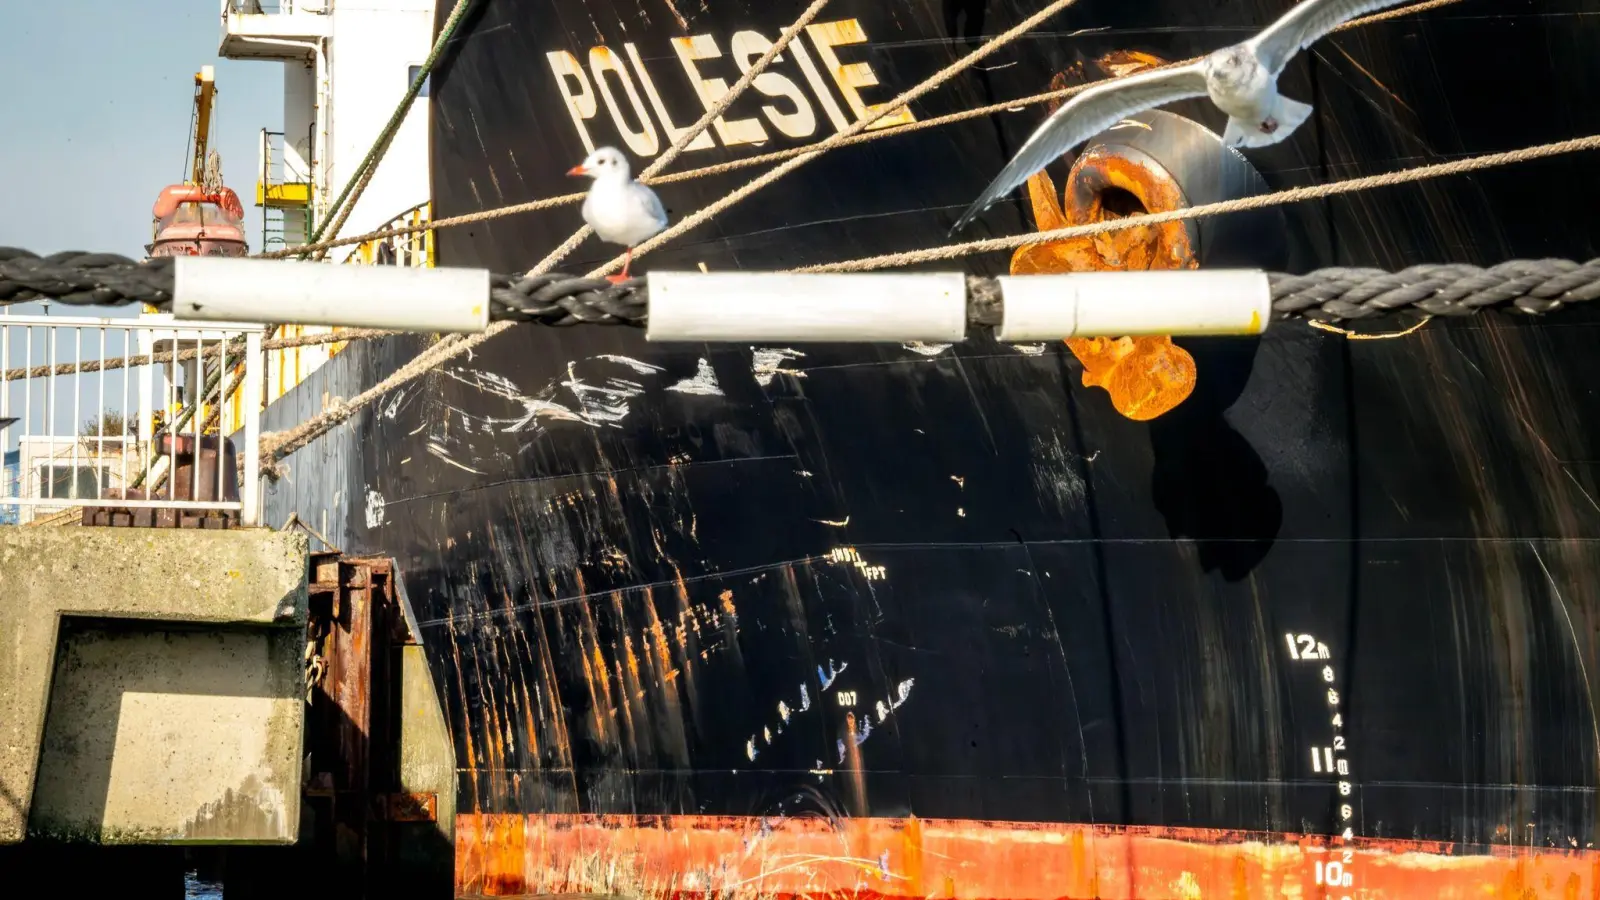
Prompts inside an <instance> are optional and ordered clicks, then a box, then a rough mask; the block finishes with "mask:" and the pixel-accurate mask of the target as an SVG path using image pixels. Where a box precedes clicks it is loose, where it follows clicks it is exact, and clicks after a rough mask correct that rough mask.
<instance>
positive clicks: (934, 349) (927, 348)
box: [900, 341, 955, 357]
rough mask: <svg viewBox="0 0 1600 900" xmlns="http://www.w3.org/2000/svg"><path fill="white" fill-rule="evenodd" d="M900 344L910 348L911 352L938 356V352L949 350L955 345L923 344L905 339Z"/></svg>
mask: <svg viewBox="0 0 1600 900" xmlns="http://www.w3.org/2000/svg"><path fill="white" fill-rule="evenodd" d="M900 346H902V347H904V348H906V349H907V350H910V351H911V352H912V353H920V354H922V355H923V356H929V357H932V356H938V355H939V354H941V353H943V352H945V351H946V350H949V349H950V348H951V347H954V346H955V345H954V344H925V343H923V342H922V341H907V342H906V343H904V344H901V345H900Z"/></svg>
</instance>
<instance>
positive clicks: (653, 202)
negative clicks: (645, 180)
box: [630, 181, 667, 228]
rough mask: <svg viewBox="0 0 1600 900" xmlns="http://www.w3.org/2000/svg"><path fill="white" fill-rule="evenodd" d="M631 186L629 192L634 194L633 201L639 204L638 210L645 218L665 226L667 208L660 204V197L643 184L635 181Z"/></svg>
mask: <svg viewBox="0 0 1600 900" xmlns="http://www.w3.org/2000/svg"><path fill="white" fill-rule="evenodd" d="M633 186H634V190H633V191H630V193H632V194H633V196H634V202H636V203H638V205H639V212H640V213H641V214H642V215H644V216H645V217H646V218H648V219H651V220H653V221H655V222H658V223H660V225H661V227H663V228H665V227H666V226H667V209H666V207H664V206H662V205H661V198H660V197H658V196H656V192H655V191H652V190H650V188H649V187H648V186H646V185H644V184H641V183H639V182H637V181H636V182H634V183H633Z"/></svg>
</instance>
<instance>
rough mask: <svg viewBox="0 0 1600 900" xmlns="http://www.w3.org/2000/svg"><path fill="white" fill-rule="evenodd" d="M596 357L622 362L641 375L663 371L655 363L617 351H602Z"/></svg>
mask: <svg viewBox="0 0 1600 900" xmlns="http://www.w3.org/2000/svg"><path fill="white" fill-rule="evenodd" d="M595 359H603V360H606V361H607V362H614V363H620V364H622V365H624V366H627V367H628V368H630V369H632V370H634V371H635V372H638V373H639V374H640V375H653V374H655V373H656V372H659V371H661V367H660V366H658V365H655V364H653V363H647V362H644V361H642V360H637V359H634V358H633V357H631V356H618V355H616V354H615V353H602V354H600V355H599V356H596V357H595Z"/></svg>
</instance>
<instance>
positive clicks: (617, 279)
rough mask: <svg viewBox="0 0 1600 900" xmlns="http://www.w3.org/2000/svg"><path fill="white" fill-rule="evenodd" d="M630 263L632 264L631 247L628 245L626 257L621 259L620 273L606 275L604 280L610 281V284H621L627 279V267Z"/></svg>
mask: <svg viewBox="0 0 1600 900" xmlns="http://www.w3.org/2000/svg"><path fill="white" fill-rule="evenodd" d="M632 265H633V248H632V247H629V248H628V255H627V256H626V257H624V258H623V260H622V274H621V275H608V276H606V280H607V281H610V282H611V283H612V284H621V283H623V282H624V281H627V280H628V267H629V266H632Z"/></svg>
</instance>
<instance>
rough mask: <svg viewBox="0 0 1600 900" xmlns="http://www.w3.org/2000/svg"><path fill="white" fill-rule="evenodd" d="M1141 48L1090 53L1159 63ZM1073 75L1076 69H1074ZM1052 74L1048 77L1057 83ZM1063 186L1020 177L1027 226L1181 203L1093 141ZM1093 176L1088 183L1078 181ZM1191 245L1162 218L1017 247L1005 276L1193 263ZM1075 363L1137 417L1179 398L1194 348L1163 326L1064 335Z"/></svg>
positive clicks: (1172, 191)
mask: <svg viewBox="0 0 1600 900" xmlns="http://www.w3.org/2000/svg"><path fill="white" fill-rule="evenodd" d="M1162 62H1163V61H1162V60H1160V59H1159V58H1157V57H1154V56H1151V55H1150V54H1147V53H1137V52H1131V51H1118V52H1116V53H1111V54H1108V55H1107V56H1105V57H1102V58H1101V59H1100V60H1099V63H1100V65H1101V67H1102V68H1104V69H1106V70H1107V71H1108V72H1110V73H1112V74H1115V75H1123V74H1128V73H1130V72H1133V71H1138V70H1139V69H1142V68H1148V67H1151V66H1157V65H1161V64H1162ZM1074 75H1077V76H1078V77H1081V73H1078V72H1075V73H1074ZM1065 80H1066V77H1065V75H1062V76H1057V79H1056V80H1054V81H1052V86H1055V85H1056V84H1057V82H1064V81H1065ZM1068 184H1069V188H1068V189H1069V190H1072V189H1074V188H1077V189H1079V190H1082V191H1084V193H1083V195H1082V196H1078V197H1068V198H1067V201H1068V202H1066V203H1065V204H1063V202H1062V200H1061V199H1058V198H1057V194H1056V187H1055V182H1054V181H1053V180H1052V179H1051V178H1050V176H1049V174H1048V173H1047V172H1044V171H1040V172H1039V173H1037V174H1036V175H1034V176H1033V177H1032V178H1030V179H1028V198H1029V200H1030V202H1031V205H1032V207H1033V220H1034V227H1035V229H1036V230H1038V231H1051V230H1054V229H1057V228H1065V227H1069V226H1073V225H1084V224H1089V223H1094V222H1104V221H1108V220H1111V219H1119V218H1126V217H1127V216H1130V215H1137V214H1140V213H1143V212H1161V211H1165V210H1170V209H1176V208H1179V207H1181V206H1183V205H1184V199H1183V196H1182V193H1181V192H1180V191H1179V189H1178V187H1177V185H1175V184H1174V183H1173V182H1171V181H1170V180H1168V179H1167V178H1164V177H1161V176H1160V175H1158V174H1156V173H1152V172H1151V171H1149V170H1147V169H1146V168H1144V167H1143V166H1140V165H1138V164H1137V163H1135V162H1133V161H1131V160H1128V159H1126V158H1123V157H1119V156H1114V155H1111V154H1109V153H1106V152H1104V151H1102V150H1097V149H1091V150H1088V151H1086V152H1084V153H1083V154H1081V155H1080V156H1079V158H1078V160H1077V162H1076V163H1075V164H1074V165H1073V167H1072V173H1071V175H1070V176H1069V180H1068ZM1088 185H1093V189H1092V190H1091V189H1089V188H1088V187H1087V186H1088ZM1196 266H1197V263H1196V261H1195V258H1194V252H1193V248H1192V247H1191V246H1190V244H1189V238H1188V232H1187V231H1186V230H1185V227H1184V224H1183V223H1182V222H1164V223H1161V224H1157V225H1146V226H1141V227H1139V228H1132V229H1124V230H1121V231H1114V232H1110V233H1107V234H1098V235H1090V236H1088V237H1081V238H1071V239H1068V240H1063V241H1051V242H1049V243H1044V244H1034V245H1031V246H1027V247H1021V248H1019V249H1018V250H1017V252H1016V253H1014V254H1013V255H1012V257H1011V274H1013V275H1053V274H1060V273H1064V272H1104V271H1121V270H1149V269H1186V268H1195V267H1196ZM1066 344H1067V347H1068V349H1070V350H1071V351H1072V353H1073V355H1074V356H1076V357H1077V358H1078V361H1079V362H1080V363H1082V364H1083V383H1084V386H1085V387H1098V388H1101V389H1103V390H1105V391H1106V393H1107V394H1108V395H1109V396H1110V398H1111V405H1112V406H1113V407H1115V408H1116V410H1117V412H1119V413H1121V414H1122V415H1124V416H1127V417H1128V418H1130V419H1134V420H1136V421H1146V420H1149V419H1154V418H1156V417H1158V416H1160V415H1162V414H1163V413H1166V412H1168V411H1170V410H1171V409H1173V408H1174V407H1176V406H1177V405H1178V404H1180V403H1182V402H1183V401H1184V400H1186V399H1188V397H1189V395H1190V394H1191V393H1193V392H1194V386H1195V382H1196V379H1197V377H1198V372H1197V370H1196V367H1195V363H1194V357H1192V356H1190V355H1189V353H1188V351H1186V350H1184V349H1183V348H1182V347H1179V346H1177V345H1176V344H1174V343H1173V342H1172V338H1171V337H1170V336H1166V335H1150V336H1144V335H1141V336H1137V337H1120V338H1105V337H1100V338H1068V339H1067V341H1066Z"/></svg>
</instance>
